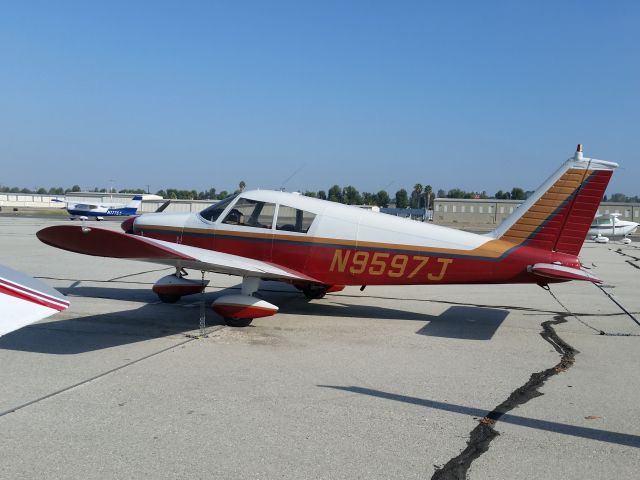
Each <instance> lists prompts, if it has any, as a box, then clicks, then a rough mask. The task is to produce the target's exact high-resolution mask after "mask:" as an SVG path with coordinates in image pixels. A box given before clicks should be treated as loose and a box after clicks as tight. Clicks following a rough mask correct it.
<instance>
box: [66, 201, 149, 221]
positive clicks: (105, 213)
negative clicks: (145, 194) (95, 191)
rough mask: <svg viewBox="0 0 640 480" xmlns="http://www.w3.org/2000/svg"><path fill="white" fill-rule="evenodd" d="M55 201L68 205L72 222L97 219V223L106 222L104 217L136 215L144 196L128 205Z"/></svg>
mask: <svg viewBox="0 0 640 480" xmlns="http://www.w3.org/2000/svg"><path fill="white" fill-rule="evenodd" d="M54 201H55V202H63V203H66V207H65V208H66V209H67V212H69V214H70V215H71V217H70V218H71V220H76V219H80V220H88V219H89V218H95V219H96V220H97V221H100V220H104V217H114V216H129V215H135V214H136V213H137V212H138V208H140V205H141V204H142V195H135V196H134V197H133V198H132V199H131V201H130V202H129V203H127V204H126V205H124V204H108V203H98V204H97V205H92V204H89V203H69V202H65V201H64V200H58V199H55V200H54Z"/></svg>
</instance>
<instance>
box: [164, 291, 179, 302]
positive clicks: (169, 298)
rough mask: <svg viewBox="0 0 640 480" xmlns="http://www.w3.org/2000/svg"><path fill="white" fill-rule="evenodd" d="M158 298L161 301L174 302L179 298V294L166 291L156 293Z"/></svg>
mask: <svg viewBox="0 0 640 480" xmlns="http://www.w3.org/2000/svg"><path fill="white" fill-rule="evenodd" d="M158 298H159V299H160V301H161V302H162V303H176V302H177V301H178V300H180V298H181V297H180V295H169V294H168V293H158Z"/></svg>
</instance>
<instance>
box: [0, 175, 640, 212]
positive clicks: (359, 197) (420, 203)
mask: <svg viewBox="0 0 640 480" xmlns="http://www.w3.org/2000/svg"><path fill="white" fill-rule="evenodd" d="M245 187H246V183H245V182H244V181H241V182H240V183H239V184H238V188H237V189H236V190H235V191H233V192H229V191H227V190H222V191H220V192H218V191H217V190H216V189H215V188H210V189H208V190H203V191H197V190H179V189H176V188H168V189H166V190H158V191H157V192H156V195H160V196H161V197H163V198H167V199H172V200H173V199H178V200H221V199H223V198H225V197H228V196H229V195H231V194H232V193H238V192H241V191H243V190H244V189H245ZM80 191H81V188H80V186H79V185H73V186H72V187H71V188H63V187H52V188H48V189H47V188H38V189H34V190H31V189H29V188H20V187H7V186H3V185H0V193H23V194H33V193H36V194H40V195H64V194H67V193H74V192H80ZM91 191H92V192H97V193H109V190H107V189H106V188H100V189H98V188H97V187H96V188H94V189H93V190H91ZM113 193H115V190H114V191H113ZM118 193H130V194H140V195H141V194H144V193H147V191H145V190H144V189H142V188H138V189H130V188H129V189H122V190H118ZM532 193H533V192H532V191H525V190H523V189H522V188H520V187H514V188H512V189H511V190H510V191H509V190H506V191H502V190H498V191H497V192H496V193H495V195H493V196H489V195H487V192H485V191H482V192H467V191H464V190H462V189H459V188H452V189H451V190H448V191H445V190H442V189H440V190H438V191H437V194H434V192H433V188H432V187H431V185H427V186H425V187H423V185H422V184H421V183H416V184H415V185H414V186H413V190H411V192H410V193H409V192H408V191H407V190H406V189H404V188H401V189H400V190H398V191H397V192H396V193H395V195H394V197H393V198H394V200H395V205H396V207H397V208H409V207H410V208H432V206H433V200H434V199H435V198H436V197H438V198H478V199H488V198H496V199H498V200H525V199H526V198H528V197H529V195H531V194H532ZM304 195H306V196H308V197H314V198H320V199H322V200H330V201H332V202H338V203H345V204H347V205H377V206H379V207H388V206H389V204H390V203H391V196H390V195H389V193H388V192H387V191H385V190H380V191H379V192H377V193H372V192H362V193H360V192H359V191H358V190H357V189H356V188H355V187H354V186H352V185H348V186H346V187H341V186H340V185H333V186H332V187H331V188H330V189H329V190H328V191H325V190H318V191H317V192H316V191H311V190H307V191H305V192H304ZM603 200H604V201H605V202H606V201H607V200H608V201H611V202H635V203H640V196H638V195H635V196H633V197H630V196H627V195H625V194H624V193H614V194H613V195H611V196H610V197H609V198H607V196H606V195H605V196H604V198H603Z"/></svg>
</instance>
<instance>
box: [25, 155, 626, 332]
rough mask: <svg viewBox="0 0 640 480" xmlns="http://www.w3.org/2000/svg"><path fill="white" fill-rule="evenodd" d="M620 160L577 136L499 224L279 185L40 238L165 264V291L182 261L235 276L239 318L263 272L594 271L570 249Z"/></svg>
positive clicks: (322, 275)
mask: <svg viewBox="0 0 640 480" xmlns="http://www.w3.org/2000/svg"><path fill="white" fill-rule="evenodd" d="M617 166H618V165H617V164H616V163H612V162H606V161H604V160H596V159H591V158H586V157H583V154H582V146H581V145H579V146H578V150H577V151H576V153H575V155H574V156H573V157H571V158H569V159H568V160H567V161H566V162H565V163H564V164H563V165H562V166H561V167H560V168H559V169H558V170H557V171H556V172H555V173H554V174H553V175H552V176H551V177H549V179H547V181H546V182H544V183H543V184H542V186H541V187H540V188H539V189H538V190H537V191H536V192H534V194H533V195H531V196H530V197H529V198H528V199H527V200H526V201H525V202H524V203H523V204H522V205H521V206H520V207H519V208H518V209H517V210H516V211H514V212H513V214H512V215H510V216H509V217H508V218H507V219H506V220H505V221H504V222H503V223H502V224H501V225H500V226H499V227H498V228H497V229H495V230H494V231H493V232H491V233H489V234H486V235H478V234H474V233H470V232H464V231H460V230H455V229H452V228H446V227H442V226H438V225H433V224H431V223H422V222H417V221H413V220H407V219H402V218H398V217H394V216H390V215H383V214H380V213H372V212H369V211H366V210H362V209H360V208H355V207H351V206H347V205H342V204H339V203H333V202H328V201H323V200H319V199H315V198H309V197H305V196H302V195H298V194H294V193H286V192H279V191H248V192H243V193H240V194H238V195H236V196H233V197H229V198H227V199H225V200H222V201H220V202H218V203H216V204H214V205H212V206H210V207H208V208H206V209H205V210H203V211H202V212H200V213H190V214H154V213H151V214H144V215H141V216H139V217H136V218H133V219H128V220H125V222H123V225H122V227H123V230H124V231H125V232H130V233H120V232H115V231H111V230H105V229H100V228H93V227H91V228H89V227H80V226H72V225H66V226H53V227H48V228H44V229H42V230H40V231H39V232H38V233H37V235H38V238H39V239H40V240H41V241H42V242H44V243H46V244H49V245H52V246H54V247H58V248H62V249H64V250H69V251H72V252H78V253H84V254H88V255H97V256H105V257H115V258H128V259H137V260H142V261H149V262H155V263H160V264H165V265H172V266H174V267H175V268H176V273H175V274H173V275H168V276H166V277H163V278H161V279H160V280H159V281H158V282H157V283H156V284H155V285H154V286H153V291H154V292H155V293H157V294H158V296H159V297H160V299H161V300H162V301H164V302H175V301H177V300H179V299H180V298H181V297H182V296H184V295H189V294H193V293H198V292H201V291H202V290H203V288H204V285H203V284H202V283H201V282H200V281H197V280H188V279H186V278H184V269H185V268H188V269H194V270H200V271H203V272H205V271H208V272H216V273H225V274H230V275H238V276H241V277H242V289H241V293H240V294H234V295H223V296H220V297H218V298H217V299H216V300H215V301H214V302H213V304H212V308H213V309H214V310H215V311H216V312H217V313H218V314H220V315H221V316H222V317H223V318H224V319H225V321H226V322H227V324H229V325H232V326H246V325H249V323H251V320H252V319H254V318H257V317H265V316H269V315H273V314H275V313H276V312H277V311H278V307H277V306H275V305H273V304H271V303H269V302H266V301H265V300H261V299H259V298H257V297H255V296H254V294H255V293H256V291H257V290H258V288H259V285H260V279H269V280H279V281H283V282H288V283H291V284H293V285H294V286H296V287H298V288H299V289H300V290H302V292H303V293H304V294H305V295H306V296H307V297H308V298H321V297H323V296H324V295H325V294H326V293H328V292H334V291H339V290H341V289H343V288H344V286H345V285H361V286H366V285H406V284H448V283H458V284H474V283H489V284H494V283H537V284H541V285H546V284H547V283H551V282H563V281H568V280H585V281H589V282H600V280H599V279H598V278H596V277H595V276H593V275H592V274H590V273H589V272H588V271H586V270H584V269H582V268H581V264H580V260H579V259H578V254H579V252H580V249H581V247H582V244H583V243H584V240H585V238H586V236H587V231H588V230H589V226H590V224H591V220H592V219H593V216H594V214H595V212H596V209H597V208H598V205H599V203H600V199H601V198H602V195H603V194H604V191H605V189H606V187H607V184H608V183H609V179H610V178H611V175H612V173H613V170H614V169H615V168H616V167H617Z"/></svg>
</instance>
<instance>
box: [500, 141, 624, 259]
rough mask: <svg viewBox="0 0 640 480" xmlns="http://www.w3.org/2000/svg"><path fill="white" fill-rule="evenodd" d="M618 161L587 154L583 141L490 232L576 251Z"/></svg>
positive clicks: (553, 248) (516, 240)
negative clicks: (570, 155) (591, 156)
mask: <svg viewBox="0 0 640 480" xmlns="http://www.w3.org/2000/svg"><path fill="white" fill-rule="evenodd" d="M617 167H618V164H617V163H613V162H606V161H604V160H596V159H594V158H586V157H584V156H583V154H582V145H578V149H577V151H576V153H575V155H574V156H573V157H571V158H569V159H568V160H567V161H566V162H565V163H563V164H562V166H561V167H560V168H559V169H558V170H557V171H556V172H555V173H554V174H553V175H551V177H549V178H548V179H547V181H546V182H544V183H543V184H542V186H540V187H539V188H538V189H537V190H536V191H535V192H534V193H533V195H531V196H530V197H529V198H528V199H527V200H526V201H525V202H524V203H523V204H522V205H520V207H518V209H516V211H514V212H513V213H512V214H511V215H510V216H509V217H507V218H506V219H505V221H504V222H502V223H501V224H500V226H499V227H498V228H497V229H496V230H494V231H493V232H492V233H491V234H490V235H491V236H493V237H495V238H498V239H500V240H505V241H508V242H511V243H514V244H516V245H528V246H531V247H536V248H540V249H543V250H550V251H557V252H562V253H568V254H571V255H578V253H580V249H581V248H582V244H583V243H584V240H585V238H586V236H587V232H588V231H589V226H590V225H591V222H592V220H593V217H594V216H595V213H596V211H597V209H598V206H599V205H600V201H601V200H602V196H603V195H604V192H605V190H606V188H607V185H608V184H609V180H610V179H611V175H612V174H613V170H614V169H615V168H617Z"/></svg>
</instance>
